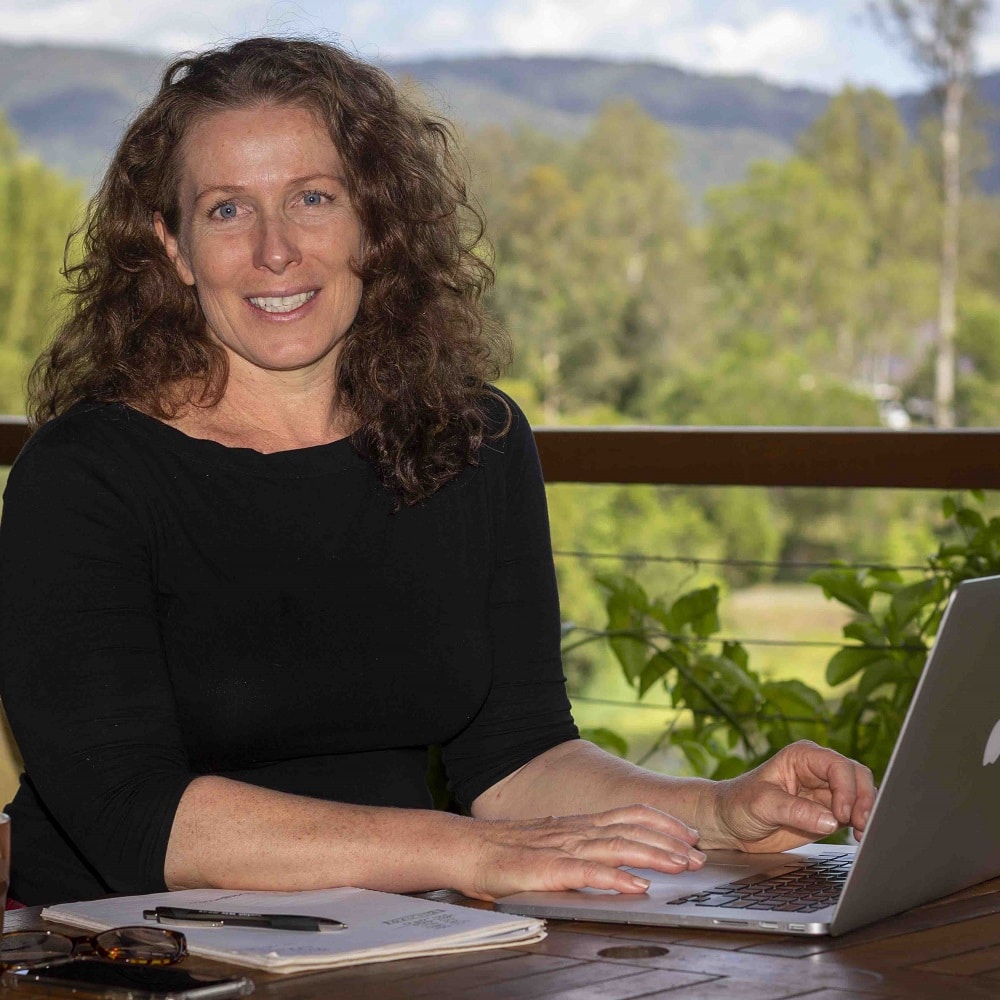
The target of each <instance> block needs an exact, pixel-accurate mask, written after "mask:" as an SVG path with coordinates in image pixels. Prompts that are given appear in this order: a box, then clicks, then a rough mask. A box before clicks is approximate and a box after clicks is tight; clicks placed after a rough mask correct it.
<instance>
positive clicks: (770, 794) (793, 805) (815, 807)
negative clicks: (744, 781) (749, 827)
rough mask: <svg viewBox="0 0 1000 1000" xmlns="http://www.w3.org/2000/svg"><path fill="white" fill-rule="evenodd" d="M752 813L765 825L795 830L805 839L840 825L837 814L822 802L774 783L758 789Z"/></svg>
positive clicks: (825, 834)
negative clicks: (793, 792)
mask: <svg viewBox="0 0 1000 1000" xmlns="http://www.w3.org/2000/svg"><path fill="white" fill-rule="evenodd" d="M754 813H755V814H756V816H757V818H758V820H759V821H760V822H761V823H762V824H763V825H764V826H766V827H771V828H774V827H784V828H785V829H790V830H797V831H799V832H801V833H804V834H806V835H807V836H808V838H809V839H813V838H815V837H826V836H829V834H831V833H833V832H834V831H835V830H836V829H837V828H838V827H839V826H840V823H839V821H838V820H837V817H836V816H834V814H833V813H832V812H831V811H830V810H829V809H828V808H826V806H824V805H823V804H822V803H820V802H815V801H814V800H812V799H810V798H806V797H805V796H803V795H792V794H790V793H788V792H786V791H784V790H783V789H781V788H778V787H777V786H776V785H772V786H770V787H765V788H762V789H761V790H760V793H759V797H758V800H757V803H756V805H755V808H754Z"/></svg>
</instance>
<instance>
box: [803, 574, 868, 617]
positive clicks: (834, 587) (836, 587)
mask: <svg viewBox="0 0 1000 1000" xmlns="http://www.w3.org/2000/svg"><path fill="white" fill-rule="evenodd" d="M809 580H810V582H811V583H815V584H818V585H819V586H820V587H822V588H823V593H824V594H825V595H826V596H827V598H833V600H835V601H839V602H840V603H841V604H846V605H847V606H848V607H849V608H851V609H852V610H854V611H859V612H861V613H862V614H865V613H867V611H868V606H869V604H870V603H871V599H872V595H871V591H869V590H867V589H866V588H865V587H864V585H863V584H862V583H861V581H860V580H859V579H858V577H857V574H856V573H855V572H854V571H853V570H845V569H822V570H819V571H818V572H816V573H813V574H812V575H811V576H810V577H809Z"/></svg>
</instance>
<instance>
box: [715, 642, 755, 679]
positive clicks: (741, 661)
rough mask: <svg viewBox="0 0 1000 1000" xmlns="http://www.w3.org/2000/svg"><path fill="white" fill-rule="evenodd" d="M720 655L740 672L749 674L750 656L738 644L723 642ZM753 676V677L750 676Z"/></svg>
mask: <svg viewBox="0 0 1000 1000" xmlns="http://www.w3.org/2000/svg"><path fill="white" fill-rule="evenodd" d="M722 655H723V656H724V657H725V658H726V659H727V660H729V661H731V662H732V663H735V664H736V666H738V667H739V668H740V670H744V671H746V673H748V674H750V673H751V671H750V654H749V653H747V651H746V649H745V648H744V647H743V646H741V645H740V643H738V642H724V643H723V644H722ZM752 676H753V675H752Z"/></svg>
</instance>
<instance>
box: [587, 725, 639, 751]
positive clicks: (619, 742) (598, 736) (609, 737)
mask: <svg viewBox="0 0 1000 1000" xmlns="http://www.w3.org/2000/svg"><path fill="white" fill-rule="evenodd" d="M580 736H581V738H582V739H585V740H589V741H590V742H591V743H594V744H596V745H597V746H599V747H601V749H602V750H607V751H608V753H613V754H614V755H615V756H616V757H627V756H628V742H627V741H626V740H625V738H624V737H623V736H621V735H620V734H619V733H616V732H615V731H614V730H613V729H607V728H605V727H604V726H597V727H596V728H594V729H581V730H580Z"/></svg>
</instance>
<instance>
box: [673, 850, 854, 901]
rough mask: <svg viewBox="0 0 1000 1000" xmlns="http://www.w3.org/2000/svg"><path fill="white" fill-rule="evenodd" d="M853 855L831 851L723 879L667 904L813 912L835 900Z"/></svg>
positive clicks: (849, 867)
mask: <svg viewBox="0 0 1000 1000" xmlns="http://www.w3.org/2000/svg"><path fill="white" fill-rule="evenodd" d="M853 860H854V855H853V854H840V853H835V852H831V853H830V854H823V855H820V856H819V857H815V858H804V859H802V861H800V862H796V863H795V864H794V865H783V866H782V867H781V868H777V869H774V870H773V871H769V872H758V873H757V874H755V875H748V876H746V878H740V879H736V881H735V882H724V883H723V884H722V885H716V886H713V887H712V888H711V889H706V890H705V891H703V892H694V893H690V894H688V895H686V896H678V897H677V898H676V899H671V900H668V901H667V903H666V905H667V906H680V905H681V904H682V903H694V904H695V905H696V906H722V907H725V908H726V909H729V910H781V911H782V912H785V913H815V912H816V911H817V910H822V909H823V908H824V907H826V906H831V905H832V904H833V903H836V901H837V900H838V898H839V897H840V892H841V890H842V889H843V887H844V882H845V880H846V879H847V873H848V872H849V871H850V870H851V863H852V862H853Z"/></svg>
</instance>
